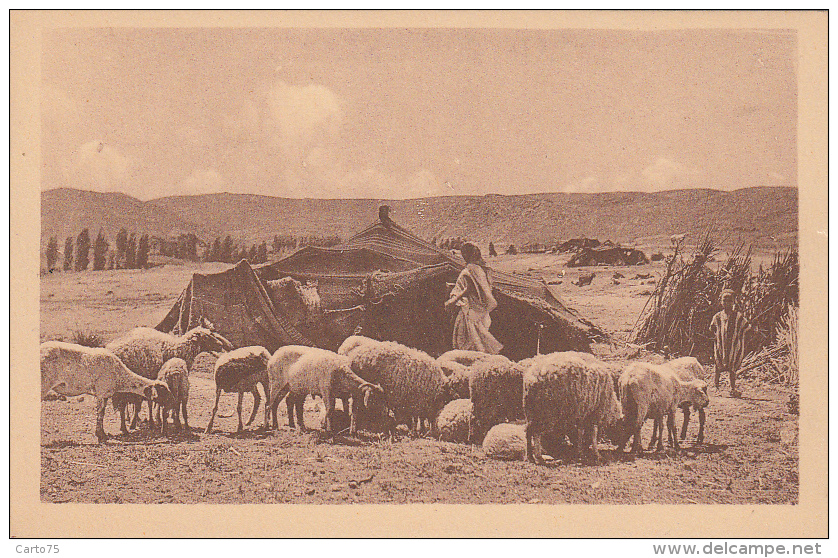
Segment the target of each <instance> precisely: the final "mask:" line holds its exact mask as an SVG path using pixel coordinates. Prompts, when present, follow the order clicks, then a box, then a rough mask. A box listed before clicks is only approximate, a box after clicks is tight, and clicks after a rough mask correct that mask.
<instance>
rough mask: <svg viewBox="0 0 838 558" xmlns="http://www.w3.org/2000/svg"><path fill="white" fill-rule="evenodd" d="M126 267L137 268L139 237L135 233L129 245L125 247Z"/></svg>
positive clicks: (129, 240) (132, 234)
mask: <svg viewBox="0 0 838 558" xmlns="http://www.w3.org/2000/svg"><path fill="white" fill-rule="evenodd" d="M125 267H126V268H128V269H135V268H136V267H137V235H135V234H134V233H131V236H129V237H128V245H127V246H126V247H125Z"/></svg>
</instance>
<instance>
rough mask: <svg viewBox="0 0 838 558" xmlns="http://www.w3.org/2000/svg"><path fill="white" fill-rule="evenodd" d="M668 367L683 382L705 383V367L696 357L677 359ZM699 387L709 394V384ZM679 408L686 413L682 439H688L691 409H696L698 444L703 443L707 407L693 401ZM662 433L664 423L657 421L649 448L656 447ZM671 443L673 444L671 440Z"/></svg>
mask: <svg viewBox="0 0 838 558" xmlns="http://www.w3.org/2000/svg"><path fill="white" fill-rule="evenodd" d="M666 365H667V366H669V367H670V368H672V370H673V371H674V372H675V375H676V376H677V377H678V379H679V380H681V382H692V381H693V380H701V381H702V382H704V378H705V377H706V372H705V370H704V367H703V366H701V363H700V362H698V359H696V358H695V357H690V356H687V357H681V358H676V359H674V360H670V361H669V362H667V363H666ZM699 385H703V390H704V393H705V394H707V383H706V382H705V383H703V384H699ZM707 402H708V404H709V402H710V399H709V397H708V399H707ZM678 406H679V407H680V408H681V410H682V411H683V413H684V421H683V423H682V425H681V439H682V440H684V439H686V437H687V427H688V426H689V424H690V408H691V407H694V408H696V409H697V410H698V436H697V437H696V442H697V443H699V444H701V443H703V442H704V422H705V419H706V415H705V412H704V409H705V407H696V406H695V405H694V404H693V403H692V402H691V401H682V402H681V403H679V404H678ZM662 433H663V422H662V421H655V428H654V430H653V431H652V441H651V442H649V446H654V445H655V440H656V439H657V437H658V436H660V435H662ZM670 443H673V442H672V440H671V439H670ZM673 445H674V443H673Z"/></svg>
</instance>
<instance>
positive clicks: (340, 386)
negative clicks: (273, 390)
mask: <svg viewBox="0 0 838 558" xmlns="http://www.w3.org/2000/svg"><path fill="white" fill-rule="evenodd" d="M287 386H288V388H287V389H288V397H287V398H286V404H287V405H288V424H289V425H290V426H292V427H293V426H294V422H293V421H294V418H293V413H294V409H295V408H296V411H297V421H298V422H299V425H300V430H304V429H305V423H304V422H303V402H304V401H305V398H306V396H307V395H311V396H312V397H313V396H315V395H319V396H320V397H322V398H323V404H324V406H325V407H326V430H327V431H328V432H334V430H333V422H332V418H333V415H334V412H335V398H336V397H344V396H346V395H351V396H352V401H353V405H352V411H350V417H349V425H350V426H349V427H350V430H351V431H353V432H354V431H355V429H356V418H355V413H354V410H355V408H357V405H356V404H355V402H356V401H363V405H364V407H367V406H369V404H370V397H371V396H372V394H373V393H379V394H380V393H383V390H382V389H381V387H380V386H377V385H374V384H372V383H370V382H368V381H366V380H364V379H362V378H360V377H358V376H357V375H356V374H355V373H354V372H352V368H351V366H350V360H349V357H346V356H344V355H339V354H337V353H333V352H331V351H326V350H324V349H315V350H311V351H308V352H306V353H304V354H303V355H301V356H300V357H299V359H298V360H297V362H295V363H294V364H292V365H291V367H290V368H289V370H288V383H287ZM345 410H346V409H344V411H345Z"/></svg>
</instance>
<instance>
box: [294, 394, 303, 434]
mask: <svg viewBox="0 0 838 558" xmlns="http://www.w3.org/2000/svg"><path fill="white" fill-rule="evenodd" d="M305 401H306V398H305V395H303V396H302V397H298V398H297V399H296V400H295V401H294V407H295V408H296V409H297V424H299V425H300V431H301V432H304V431H305V429H306V424H305V421H303V403H305Z"/></svg>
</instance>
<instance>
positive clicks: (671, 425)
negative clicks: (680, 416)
mask: <svg viewBox="0 0 838 558" xmlns="http://www.w3.org/2000/svg"><path fill="white" fill-rule="evenodd" d="M666 427H667V429H668V430H669V435H670V436H671V437H672V446H673V447H674V448H675V451H676V452H677V451H678V449H679V447H678V429H677V428H676V427H675V411H674V410H673V411H671V412H670V413H669V414H668V415H667V416H666ZM661 434H663V432H661ZM661 446H663V444H661Z"/></svg>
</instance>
